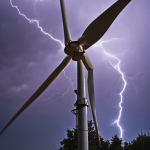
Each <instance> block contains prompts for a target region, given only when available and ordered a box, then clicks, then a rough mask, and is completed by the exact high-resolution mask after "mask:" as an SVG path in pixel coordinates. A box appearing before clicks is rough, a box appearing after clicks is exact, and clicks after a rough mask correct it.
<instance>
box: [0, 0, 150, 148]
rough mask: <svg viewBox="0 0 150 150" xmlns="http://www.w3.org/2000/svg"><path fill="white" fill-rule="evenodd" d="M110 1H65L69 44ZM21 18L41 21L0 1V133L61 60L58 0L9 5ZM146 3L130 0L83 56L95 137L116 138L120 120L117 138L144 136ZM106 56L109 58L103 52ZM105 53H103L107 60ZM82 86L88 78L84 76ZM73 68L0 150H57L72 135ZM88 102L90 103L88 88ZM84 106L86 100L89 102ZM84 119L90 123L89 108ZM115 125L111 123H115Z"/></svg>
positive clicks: (149, 96)
mask: <svg viewBox="0 0 150 150" xmlns="http://www.w3.org/2000/svg"><path fill="white" fill-rule="evenodd" d="M114 2H116V0H76V1H73V0H65V4H66V11H67V15H68V22H69V26H70V31H71V36H72V40H74V41H76V40H77V39H78V38H79V37H80V36H81V35H82V33H83V32H84V30H85V29H86V27H87V26H88V25H89V24H90V23H91V22H92V21H93V20H94V19H95V18H96V17H97V16H99V15H100V14H101V13H102V12H103V11H105V10H106V9H107V8H108V7H110V6H111V5H112V4H113V3H114ZM12 4H13V5H15V6H18V8H19V10H20V12H21V13H23V14H25V15H26V16H27V17H28V18H30V19H36V20H38V21H39V24H40V26H41V27H42V28H43V30H44V32H46V33H48V34H50V35H52V36H53V37H54V38H55V39H57V40H60V42H58V41H55V40H53V39H52V38H51V37H50V36H48V35H45V34H43V33H42V32H41V31H40V29H39V28H38V27H37V24H36V23H30V22H29V21H28V20H26V19H25V18H24V17H23V16H21V15H19V12H18V11H17V9H16V8H13V7H12V6H11V4H10V0H1V1H0V130H1V129H2V128H3V127H4V126H5V125H6V123H7V122H8V121H9V120H10V119H11V118H12V117H13V115H14V114H15V113H16V112H17V111H18V110H19V108H20V107H21V106H22V105H23V104H24V103H25V102H26V101H27V100H28V98H29V97H30V96H31V95H32V94H33V93H34V92H35V91H36V89H37V88H38V87H39V86H40V85H41V84H42V83H43V82H44V80H45V79H46V78H47V77H48V76H49V75H50V74H51V72H52V71H53V70H54V69H55V68H56V67H57V66H58V65H59V63H60V62H61V61H62V60H63V58H64V57H65V54H64V48H63V47H62V45H61V42H62V43H63V42H64V33H63V24H62V18H61V9H60V1H59V0H55V1H52V0H42V1H40V0H36V1H35V0H12ZM149 14H150V2H149V0H132V1H131V2H130V3H129V4H128V5H127V6H126V7H125V9H124V10H123V11H122V12H121V13H120V15H119V16H118V17H117V18H116V20H115V21H114V22H113V24H112V25H111V27H110V28H109V29H108V31H107V32H106V33H105V35H104V36H103V37H102V38H101V39H100V40H99V41H98V42H97V43H96V44H95V45H93V46H92V47H90V48H89V49H88V50H87V52H88V54H89V57H90V58H91V61H92V63H93V66H94V87H95V99H96V112H97V120H98V126H99V132H100V135H101V136H102V137H103V138H104V139H105V140H107V139H110V138H111V137H112V136H113V135H115V134H118V135H119V136H120V133H121V132H120V129H119V127H118V126H117V124H116V123H114V121H115V120H116V119H117V118H118V116H119V111H120V108H119V102H120V95H119V94H120V92H121V91H122V89H123V87H124V82H123V80H122V75H121V74H120V73H119V72H118V70H117V69H115V67H113V66H115V65H117V64H118V62H119V61H120V64H118V65H117V67H119V69H120V71H121V73H122V74H123V75H124V79H125V81H126V83H127V85H126V87H125V89H124V91H123V93H122V96H123V102H122V114H121V118H120V122H119V123H120V126H121V128H122V129H123V135H122V139H123V140H124V141H131V140H133V139H134V138H136V136H137V133H139V132H140V131H141V130H142V131H144V132H146V133H147V132H150V120H149V117H150V109H149V107H150V92H149V90H150V42H149V39H150V35H149V33H150V19H149ZM106 52H107V53H106ZM108 53H109V55H108ZM85 73H86V80H87V71H86V70H85ZM76 78H77V63H76V62H75V61H72V62H71V63H70V64H69V66H68V67H67V68H66V69H65V70H64V71H63V72H62V73H61V74H60V76H59V77H58V78H57V79H56V80H55V81H54V82H53V83H52V84H51V86H50V87H48V88H47V90H46V91H45V92H44V93H43V94H42V95H41V96H40V97H39V98H38V99H37V100H35V101H34V102H33V103H32V104H31V105H30V106H29V107H28V108H27V109H26V110H25V111H24V112H23V113H22V114H21V115H20V116H19V117H18V118H17V119H16V120H15V121H14V122H13V123H12V124H11V125H10V126H9V127H8V128H7V129H6V130H5V131H4V132H3V134H2V135H1V136H0V149H1V150H10V149H11V150H20V149H21V150H27V149H28V150H33V149H36V150H41V149H44V150H49V149H58V148H59V147H60V141H62V140H63V138H66V137H67V135H66V129H67V128H69V129H73V128H74V127H75V125H76V116H75V115H73V114H72V113H71V110H72V109H75V107H74V103H75V102H76V99H77V97H76V94H75V93H74V90H76V88H77V84H76V81H77V80H76ZM86 95H87V96H86V98H87V99H88V92H87V84H86ZM88 101H89V99H88ZM87 110H88V114H87V118H88V120H92V113H91V109H90V107H88V108H87ZM113 123H114V124H113Z"/></svg>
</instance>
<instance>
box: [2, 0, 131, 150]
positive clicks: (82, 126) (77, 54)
mask: <svg viewBox="0 0 150 150" xmlns="http://www.w3.org/2000/svg"><path fill="white" fill-rule="evenodd" d="M130 1H131V0H118V1H117V2H116V3H114V4H113V5H112V6H111V7H110V8H108V9H107V10H106V11H105V12H103V13H102V14H101V15H100V16H98V17H97V18H96V19H95V20H94V21H93V22H92V23H91V24H90V25H89V26H88V27H87V28H86V29H85V31H84V32H83V34H82V36H81V37H80V38H79V39H78V40H77V41H72V39H71V34H70V29H69V24H68V19H67V14H66V9H65V4H64V0H60V4H61V13H62V20H63V28H64V43H65V48H64V52H65V53H66V55H67V56H66V57H65V58H64V60H62V62H61V63H60V65H59V66H58V67H57V68H56V69H55V70H54V71H53V72H52V73H51V75H50V76H49V77H48V78H47V79H46V80H45V81H44V83H43V84H42V85H41V86H40V87H39V88H38V89H37V90H36V91H35V93H34V94H33V95H32V96H31V97H30V98H29V99H28V100H27V102H26V103H25V104H24V105H23V106H22V107H21V108H20V109H19V111H18V112H17V113H16V114H15V115H14V116H13V118H12V119H11V120H10V121H9V122H8V123H7V124H6V126H5V127H4V128H3V129H2V131H1V132H0V135H1V134H2V133H3V132H4V130H5V129H6V128H7V127H8V126H9V125H10V124H11V123H12V122H13V121H14V120H15V119H16V118H17V117H18V116H19V115H20V114H21V113H22V112H23V111H24V110H25V109H26V108H27V107H28V106H29V105H30V104H31V103H32V102H33V101H35V100H36V99H37V97H39V96H40V95H41V94H42V93H43V92H44V91H45V90H46V88H47V87H48V86H50V85H51V83H52V82H53V81H54V80H55V79H56V78H57V77H58V75H59V74H60V73H61V72H62V71H63V70H64V69H65V68H66V67H67V66H68V64H69V63H70V61H71V60H74V61H77V92H76V93H77V102H76V106H77V110H78V150H88V125H87V106H88V102H87V100H86V97H85V70H84V68H86V69H87V70H88V80H87V83H88V94H89V100H90V105H91V110H92V115H93V120H94V125H95V129H96V133H97V137H98V141H99V146H100V147H101V142H100V135H99V129H98V123H97V117H96V109H95V97H94V80H93V69H94V67H93V65H92V63H91V61H90V58H89V56H88V54H87V52H86V50H87V49H88V48H89V47H91V46H92V45H93V44H95V43H96V42H97V41H98V40H99V39H100V38H101V37H102V36H103V35H104V34H105V32H106V31H107V30H108V28H109V27H110V25H111V24H112V22H113V21H114V20H115V18H116V17H117V16H118V15H119V13H120V12H121V11H122V10H123V9H124V7H125V6H126V5H127V4H128V3H129V2H130Z"/></svg>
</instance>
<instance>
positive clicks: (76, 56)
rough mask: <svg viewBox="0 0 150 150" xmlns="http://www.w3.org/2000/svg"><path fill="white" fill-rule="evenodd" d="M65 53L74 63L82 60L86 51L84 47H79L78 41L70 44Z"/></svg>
mask: <svg viewBox="0 0 150 150" xmlns="http://www.w3.org/2000/svg"><path fill="white" fill-rule="evenodd" d="M64 52H65V53H66V54H67V55H69V56H71V57H72V60H74V61H78V60H81V59H82V58H83V57H85V51H84V50H83V47H82V46H81V45H79V42H78V41H73V42H72V41H71V42H69V43H68V44H67V45H66V47H65V49H64Z"/></svg>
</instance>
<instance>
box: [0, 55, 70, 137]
mask: <svg viewBox="0 0 150 150" xmlns="http://www.w3.org/2000/svg"><path fill="white" fill-rule="evenodd" d="M70 61H71V57H70V56H66V57H65V59H64V60H63V61H62V62H61V64H60V65H59V66H58V67H57V68H56V69H55V70H54V71H53V72H52V74H51V75H50V76H49V77H48V78H47V79H46V80H45V82H44V83H43V84H42V85H41V86H40V87H39V88H38V89H37V91H36V92H35V93H34V94H33V95H32V96H31V97H30V98H29V99H28V100H27V102H26V103H25V104H24V105H23V106H22V107H21V108H20V110H19V111H18V112H17V113H16V114H15V115H14V116H13V118H12V119H11V120H10V121H9V122H8V123H7V124H6V126H5V127H4V128H3V129H2V131H1V132H0V134H2V133H3V132H4V130H5V129H6V128H7V127H8V126H9V125H10V124H11V123H12V122H13V121H14V120H15V119H16V118H17V117H18V116H19V115H20V114H21V113H22V112H23V111H24V110H25V109H26V108H27V107H28V106H29V105H30V104H31V103H32V102H33V101H34V100H36V99H37V98H38V97H39V96H40V95H41V94H42V93H43V92H44V91H45V90H46V88H47V87H48V86H50V85H51V83H52V82H53V81H54V80H55V79H56V78H57V77H58V75H59V74H60V73H61V72H62V71H63V70H64V69H65V68H66V67H67V65H68V64H69V63H70Z"/></svg>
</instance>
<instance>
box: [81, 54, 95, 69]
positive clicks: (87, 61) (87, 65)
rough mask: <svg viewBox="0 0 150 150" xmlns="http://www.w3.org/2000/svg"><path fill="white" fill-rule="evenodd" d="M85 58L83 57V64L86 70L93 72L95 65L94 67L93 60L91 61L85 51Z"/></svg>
mask: <svg viewBox="0 0 150 150" xmlns="http://www.w3.org/2000/svg"><path fill="white" fill-rule="evenodd" d="M84 56H85V57H83V58H82V62H83V64H84V66H85V68H86V69H87V70H93V69H94V67H93V65H92V63H91V60H90V58H89V56H88V53H87V52H86V51H85V55H84Z"/></svg>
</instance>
